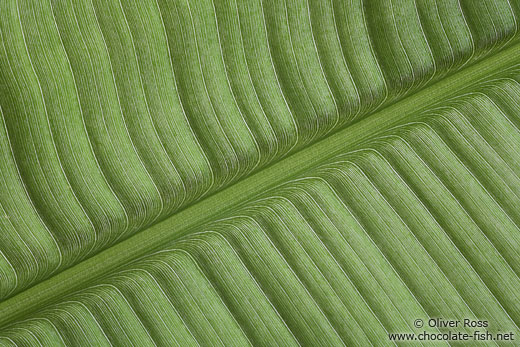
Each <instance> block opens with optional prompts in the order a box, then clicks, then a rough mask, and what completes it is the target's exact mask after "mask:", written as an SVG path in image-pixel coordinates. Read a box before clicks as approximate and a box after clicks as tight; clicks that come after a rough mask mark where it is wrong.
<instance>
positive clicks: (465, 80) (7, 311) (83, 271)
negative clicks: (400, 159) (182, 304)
mask: <svg viewBox="0 0 520 347" xmlns="http://www.w3.org/2000/svg"><path fill="white" fill-rule="evenodd" d="M516 64H519V65H520V43H517V44H515V45H513V46H511V47H509V48H507V49H504V50H503V51H501V52H499V53H496V54H495V55H493V56H491V57H488V58H486V59H485V60H483V61H481V62H479V63H477V64H475V65H472V66H470V67H467V68H465V69H464V70H461V71H459V72H457V73H455V74H453V75H451V76H449V77H446V78H444V79H443V80H441V81H439V82H437V83H435V84H433V85H431V86H430V87H428V88H425V89H423V90H421V91H420V92H417V93H415V94H413V95H411V96H409V97H407V98H405V99H403V100H401V101H399V102H397V103H395V104H393V105H390V106H388V107H386V108H384V109H381V110H380V111H378V112H376V113H374V114H372V115H371V116H369V117H367V118H365V119H364V120H362V121H360V122H358V123H355V124H353V125H351V126H349V127H347V128H345V129H343V130H340V131H338V132H336V133H334V134H332V135H330V136H329V137H327V138H325V139H323V140H321V141H319V142H317V143H315V144H313V145H311V146H309V147H307V148H305V149H303V150H301V151H299V152H297V153H295V154H293V155H291V156H289V157H287V158H285V159H283V160H281V161H279V162H278V163H276V164H273V165H271V166H269V167H267V168H265V169H263V170H261V171H259V172H257V173H255V174H253V175H251V176H249V177H247V178H245V179H243V180H242V181H239V182H237V183H235V184H234V185H232V186H230V187H228V188H226V189H224V190H222V191H220V192H218V193H216V194H213V195H211V196H209V197H207V198H206V199H204V200H202V201H200V202H198V203H196V204H194V205H192V206H190V207H188V208H186V209H184V210H182V211H180V212H178V213H176V214H174V215H173V216H171V217H169V218H167V219H165V220H163V221H162V222H159V223H157V224H155V225H153V226H151V227H149V228H147V229H145V230H143V231H141V232H140V233H138V234H136V235H134V236H132V237H130V238H128V239H126V240H124V241H122V242H120V243H118V244H116V245H114V246H113V247H111V248H108V249H106V250H104V251H103V252H100V253H99V254H97V255H95V256H93V257H91V258H89V259H87V260H85V261H83V262H81V263H79V264H77V265H75V266H73V267H71V268H69V269H67V270H64V271H62V272H61V273H59V274H57V275H55V276H54V277H51V278H49V279H47V280H46V281H43V282H41V283H39V284H37V285H35V286H33V287H31V288H29V289H27V290H25V291H24V292H21V293H19V294H18V295H16V296H14V297H12V298H10V299H8V300H5V301H4V302H1V303H0V327H2V326H5V325H7V324H9V323H11V322H13V321H15V320H17V319H19V318H22V317H24V316H25V315H27V314H29V313H31V312H34V311H36V310H38V309H41V308H42V307H44V306H46V305H48V304H51V303H53V302H55V301H57V300H59V299H61V298H62V297H63V296H64V295H67V294H69V293H71V292H74V291H76V290H79V289H82V288H84V287H86V286H87V285H88V284H89V283H91V282H92V281H94V280H95V279H97V278H99V277H101V276H103V275H106V274H108V273H109V272H111V271H113V270H114V269H116V268H118V267H120V266H123V265H125V264H127V263H129V262H131V261H133V260H135V259H136V258H139V257H141V256H143V255H145V254H147V253H149V252H151V251H153V250H156V249H158V248H160V247H161V246H163V245H165V244H166V243H168V242H172V241H174V240H176V239H178V238H179V237H181V236H184V235H186V234H187V233H189V232H190V231H191V230H193V229H194V228H195V227H197V226H199V225H201V224H202V223H205V222H207V221H209V220H211V219H212V218H213V217H215V216H217V215H220V214H222V213H223V212H225V211H229V210H232V209H233V208H234V207H236V206H238V205H239V204H241V203H243V202H245V201H247V200H250V199H252V198H254V197H256V196H258V195H259V194H262V193H264V192H265V191H266V190H268V189H270V188H272V187H273V186H275V185H278V184H280V183H282V182H284V181H287V180H289V179H291V178H293V177H294V176H296V175H298V174H300V173H302V172H303V171H305V170H307V169H309V168H311V167H314V166H316V165H318V164H320V163H322V162H324V161H326V160H327V159H330V158H331V157H333V156H335V155H338V154H340V153H344V152H346V151H348V150H350V149H353V146H356V145H358V144H359V143H361V142H364V141H366V140H369V139H371V138H374V137H377V136H378V135H379V134H381V133H382V132H384V131H386V130H387V129H389V128H391V127H393V126H396V125H399V124H401V123H403V122H406V121H409V120H410V119H413V117H414V116H415V115H418V114H420V111H421V110H422V109H424V108H426V107H428V106H431V105H432V104H434V103H436V102H438V101H440V100H442V99H443V98H446V97H450V96H452V95H454V94H455V93H460V91H461V90H462V89H465V88H467V87H469V86H471V85H474V84H475V83H478V82H479V81H480V80H482V79H484V78H487V77H490V76H491V75H493V74H495V73H499V72H502V71H504V70H505V69H507V68H510V67H512V66H515V65H516Z"/></svg>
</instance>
